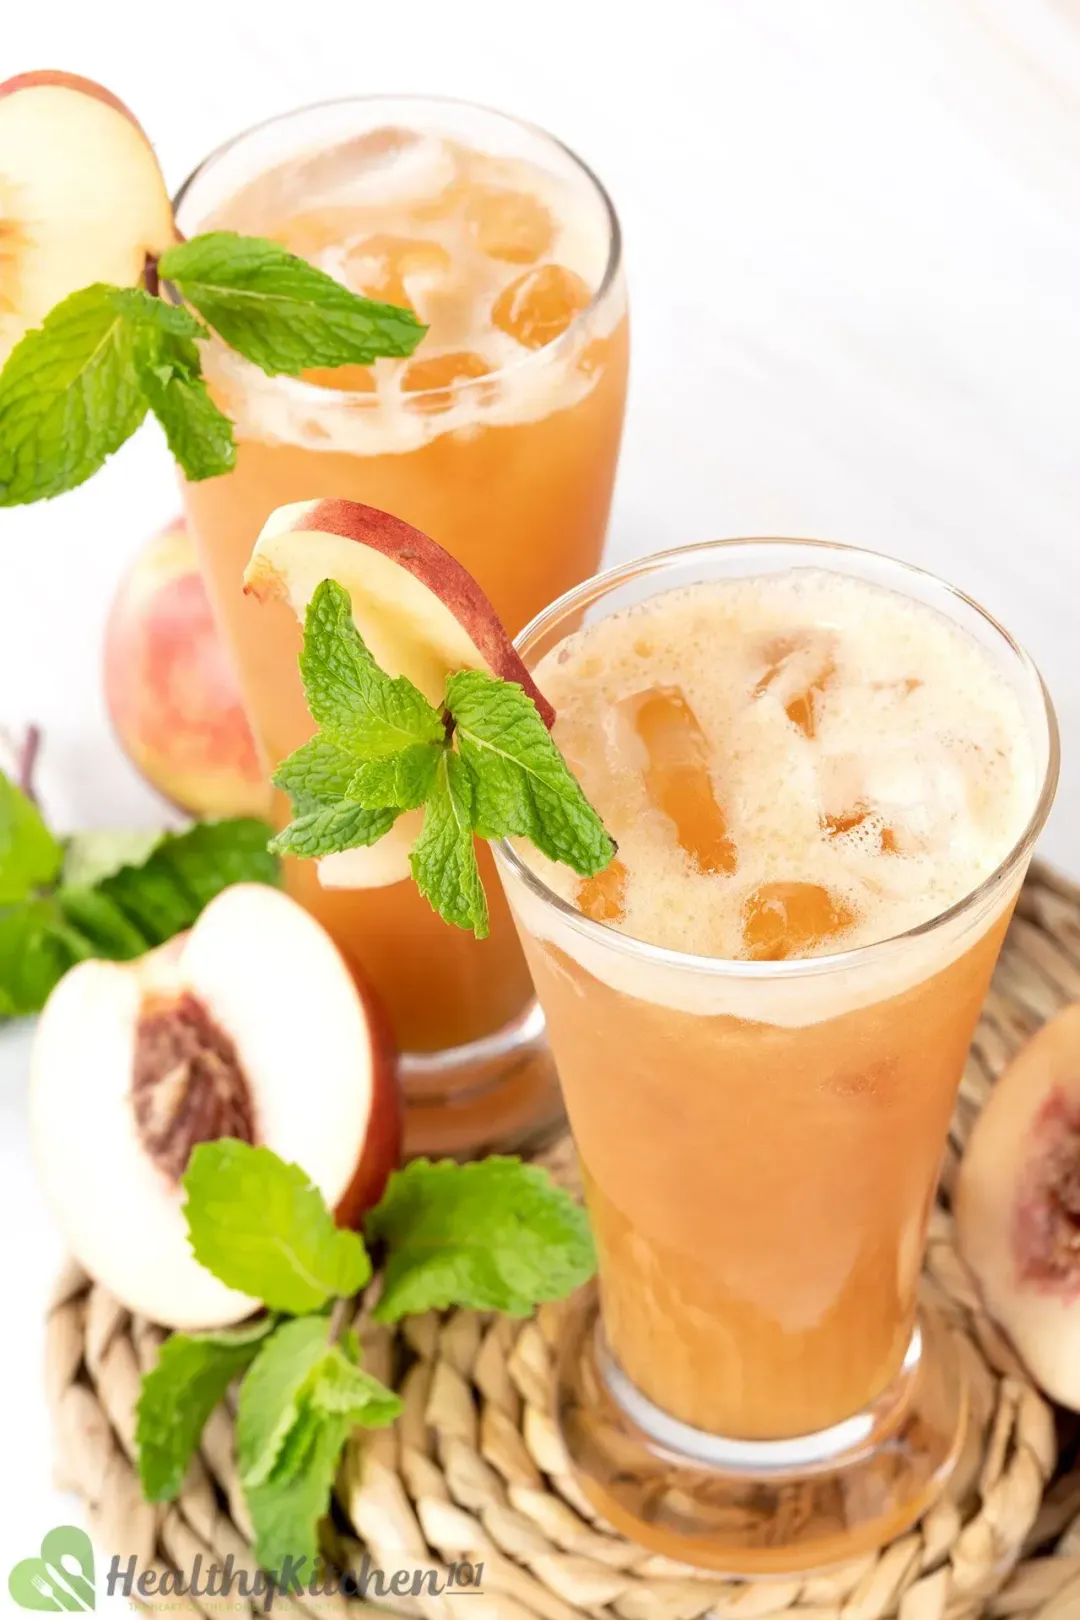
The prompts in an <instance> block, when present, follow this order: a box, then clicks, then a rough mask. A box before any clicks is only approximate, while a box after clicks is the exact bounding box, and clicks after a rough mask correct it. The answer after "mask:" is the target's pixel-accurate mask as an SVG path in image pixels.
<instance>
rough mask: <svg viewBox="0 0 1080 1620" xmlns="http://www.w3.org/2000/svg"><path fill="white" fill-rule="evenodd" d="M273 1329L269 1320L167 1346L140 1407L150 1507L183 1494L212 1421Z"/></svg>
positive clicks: (175, 1337)
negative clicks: (200, 1441) (221, 1402)
mask: <svg viewBox="0 0 1080 1620" xmlns="http://www.w3.org/2000/svg"><path fill="white" fill-rule="evenodd" d="M273 1326H274V1321H273V1318H272V1317H268V1318H264V1319H262V1320H260V1321H258V1322H255V1323H252V1324H251V1325H250V1326H247V1327H241V1328H237V1329H235V1330H234V1331H233V1332H231V1333H230V1332H224V1331H223V1332H220V1333H196V1334H185V1333H174V1334H172V1335H171V1337H170V1338H168V1339H166V1340H165V1343H164V1344H163V1345H162V1347H161V1354H160V1356H159V1357H158V1363H157V1366H156V1367H154V1368H153V1370H152V1371H151V1372H149V1373H147V1374H146V1376H145V1377H144V1378H143V1381H142V1391H141V1393H140V1395H139V1400H138V1405H137V1407H136V1426H135V1441H136V1445H137V1447H138V1452H139V1479H140V1481H141V1483H142V1489H143V1495H144V1496H145V1497H146V1499H147V1501H148V1502H167V1501H171V1500H172V1499H173V1497H175V1496H177V1495H178V1494H179V1491H180V1487H181V1485H182V1484H183V1483H184V1476H185V1475H186V1473H187V1471H188V1467H189V1465H190V1463H191V1459H192V1457H193V1456H194V1455H195V1450H196V1448H197V1446H198V1444H199V1440H200V1437H201V1435H202V1432H203V1429H204V1427H205V1426H206V1420H207V1418H208V1417H209V1416H210V1414H211V1412H212V1411H213V1410H214V1407H215V1406H216V1405H217V1404H218V1402H219V1401H220V1400H221V1398H222V1397H223V1395H224V1394H225V1391H226V1390H227V1389H228V1387H229V1385H230V1384H231V1383H232V1380H233V1379H234V1378H236V1377H237V1376H238V1375H239V1374H240V1373H242V1372H243V1371H244V1369H245V1367H247V1366H248V1364H249V1363H250V1362H251V1361H252V1359H253V1358H254V1357H255V1355H256V1354H257V1353H258V1350H259V1348H260V1345H261V1343H262V1341H263V1339H264V1338H265V1337H266V1335H267V1334H268V1333H270V1332H271V1331H272V1329H273Z"/></svg>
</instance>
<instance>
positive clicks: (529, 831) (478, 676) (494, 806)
mask: <svg viewBox="0 0 1080 1620" xmlns="http://www.w3.org/2000/svg"><path fill="white" fill-rule="evenodd" d="M446 706H447V708H448V709H449V711H450V713H451V714H452V716H453V718H454V727H455V731H454V735H455V737H456V739H457V745H458V748H459V749H460V750H461V757H462V759H463V760H464V761H465V763H466V764H467V765H468V767H469V770H470V773H471V775H472V778H473V784H474V791H475V797H474V812H473V813H474V826H475V829H476V831H477V833H478V834H479V836H480V837H481V838H505V837H507V836H509V835H510V834H514V833H516V834H518V835H519V836H521V837H524V838H528V839H530V840H531V841H532V843H534V844H535V845H536V847H537V849H539V850H542V851H543V853H544V854H545V855H547V856H549V857H550V859H551V860H553V861H563V862H565V864H566V865H567V866H570V867H572V868H573V870H574V871H575V872H580V873H582V874H583V875H584V876H586V877H591V876H592V875H593V874H594V873H596V872H602V871H603V869H604V867H606V866H607V865H608V864H609V863H610V862H611V860H612V857H613V856H614V854H615V845H614V844H613V843H612V841H611V839H610V838H609V837H608V835H607V833H606V832H605V831H604V826H603V823H602V822H601V820H600V817H599V816H598V815H597V814H596V811H595V810H594V809H593V807H592V805H591V804H590V803H589V801H588V799H586V797H585V795H584V793H583V792H582V791H581V788H580V786H579V785H578V782H577V780H576V779H575V777H574V776H573V775H572V774H571V772H570V770H569V768H568V766H567V764H566V761H565V760H564V759H563V757H562V755H561V754H560V752H559V750H558V748H557V747H556V746H555V743H554V741H553V739H552V736H551V733H550V732H549V731H548V729H547V727H546V726H545V725H544V722H543V721H542V720H541V718H540V716H539V714H538V713H537V710H536V705H535V704H534V703H533V701H532V699H531V698H529V697H527V696H526V695H525V693H524V692H523V691H522V689H521V687H520V686H515V685H514V684H513V683H512V682H510V681H501V680H497V679H496V678H495V677H493V676H491V675H486V674H484V673H483V672H482V671H481V670H473V669H466V670H462V671H460V673H459V674H457V675H452V676H451V677H450V679H449V680H448V681H447V683H446Z"/></svg>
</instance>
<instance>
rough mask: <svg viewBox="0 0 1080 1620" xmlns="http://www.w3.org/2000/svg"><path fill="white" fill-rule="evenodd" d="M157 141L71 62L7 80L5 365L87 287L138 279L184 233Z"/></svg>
mask: <svg viewBox="0 0 1080 1620" xmlns="http://www.w3.org/2000/svg"><path fill="white" fill-rule="evenodd" d="M175 238H176V232H175V228H174V226H173V216H172V204H171V203H170V201H169V193H168V191H167V189H166V186H165V181H164V179H163V177H162V173H161V170H160V169H159V168H158V162H157V158H156V157H155V156H154V151H153V147H152V146H151V145H150V142H149V141H148V140H147V138H146V136H145V134H144V133H143V131H142V129H141V128H140V127H139V124H138V123H137V122H136V120H135V118H134V117H133V116H132V114H131V113H130V112H129V111H128V109H127V108H126V107H125V106H124V104H123V102H122V101H118V100H117V98H116V97H115V96H114V95H113V94H112V93H111V92H110V91H108V90H106V89H104V88H103V87H102V86H101V85H100V84H95V83H94V81H93V80H92V79H83V78H80V77H79V76H78V75H77V74H74V73H58V72H38V73H20V74H19V75H17V77H15V78H13V79H8V80H7V81H6V82H5V83H3V84H0V364H3V362H4V361H5V360H6V359H7V356H8V354H9V353H10V352H11V350H12V349H13V348H14V346H15V344H16V343H17V342H18V340H19V338H20V337H21V336H22V335H23V333H24V332H25V331H26V330H27V329H28V328H29V327H32V326H40V324H41V322H42V321H43V320H44V318H45V316H46V315H47V314H48V313H49V310H50V309H52V307H53V305H54V304H58V303H59V302H60V301H61V299H63V298H66V297H67V296H68V294H69V293H72V292H75V291H76V289H77V288H79V287H86V286H89V285H90V283H91V282H94V281H109V282H113V283H115V284H116V285H118V286H121V287H133V286H135V285H136V284H137V282H138V281H139V279H140V278H141V276H142V273H143V267H144V265H145V262H146V255H147V254H148V253H150V254H161V253H164V251H165V249H166V248H167V247H169V246H170V244H171V243H172V242H173V241H175Z"/></svg>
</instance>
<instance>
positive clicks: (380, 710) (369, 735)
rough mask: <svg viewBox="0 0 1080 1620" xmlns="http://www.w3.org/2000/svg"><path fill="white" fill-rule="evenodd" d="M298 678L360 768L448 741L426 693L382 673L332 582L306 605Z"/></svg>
mask: <svg viewBox="0 0 1080 1620" xmlns="http://www.w3.org/2000/svg"><path fill="white" fill-rule="evenodd" d="M300 673H301V675H302V677H303V681H304V693H305V695H306V697H307V705H308V709H309V710H310V711H311V715H312V718H313V719H314V720H315V721H317V723H318V724H319V725H320V726H321V727H322V729H323V731H324V732H325V733H326V735H327V736H328V737H329V738H330V740H331V741H332V742H335V743H337V744H339V745H340V746H341V747H343V748H347V749H349V750H350V751H351V752H352V753H353V754H354V755H355V756H356V760H357V763H358V764H359V762H360V761H361V760H365V759H384V758H386V757H387V755H390V754H397V753H400V752H401V750H402V749H404V748H409V747H411V746H412V745H413V744H416V743H426V742H441V741H442V739H443V737H444V734H445V733H444V728H443V723H442V719H441V717H440V715H439V713H438V711H437V710H436V709H434V708H432V706H431V704H430V703H429V702H428V700H427V698H426V697H425V696H424V694H423V693H422V692H420V691H418V690H417V688H416V687H415V686H414V685H413V683H412V682H411V681H410V680H409V679H408V678H407V677H406V676H404V675H399V676H397V677H396V678H395V677H393V676H390V675H387V674H386V672H385V670H382V669H380V668H379V666H378V664H377V663H376V662H375V660H374V658H372V656H371V654H370V653H369V652H368V650H367V647H366V646H365V645H364V641H363V638H362V637H361V635H360V632H359V630H357V628H356V625H355V624H354V623H353V617H352V603H351V601H350V598H349V593H348V592H347V591H345V590H343V589H342V587H341V586H340V585H338V584H336V583H335V582H334V581H333V580H332V579H324V580H323V581H322V583H321V584H320V585H317V586H316V588H315V592H314V594H313V595H312V598H311V601H310V602H309V603H308V608H307V614H306V616H305V620H304V650H303V652H302V653H301V655H300Z"/></svg>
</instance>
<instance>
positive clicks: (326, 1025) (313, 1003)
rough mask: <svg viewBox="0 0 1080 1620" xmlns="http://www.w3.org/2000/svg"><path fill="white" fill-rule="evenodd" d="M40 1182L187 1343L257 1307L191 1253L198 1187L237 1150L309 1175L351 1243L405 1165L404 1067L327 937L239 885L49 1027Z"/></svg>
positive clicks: (85, 973)
mask: <svg viewBox="0 0 1080 1620" xmlns="http://www.w3.org/2000/svg"><path fill="white" fill-rule="evenodd" d="M30 1118H31V1139H32V1143H33V1151H34V1158H35V1162H36V1165H37V1170H38V1174H39V1176H40V1178H41V1181H42V1183H43V1185H44V1188H45V1192H46V1195H47V1197H48V1199H49V1202H50V1204H51V1206H52V1208H53V1211H54V1214H55V1215H56V1217H57V1220H58V1221H59V1224H60V1225H61V1227H62V1229H63V1231H64V1235H65V1238H66V1240H67V1242H68V1244H69V1245H70V1248H71V1251H72V1253H73V1254H74V1255H75V1256H76V1258H77V1259H78V1260H79V1261H80V1263H81V1264H82V1265H83V1266H84V1267H85V1268H86V1270H87V1271H88V1272H90V1274H91V1275H92V1276H94V1277H96V1278H97V1279H98V1280H99V1281H100V1282H102V1283H104V1284H105V1286H106V1287H107V1288H108V1289H110V1290H111V1292H112V1293H114V1294H115V1295H116V1297H117V1298H118V1299H119V1300H121V1301H122V1302H123V1304H125V1305H126V1306H128V1308H129V1309H131V1310H133V1311H139V1312H142V1313H143V1314H144V1315H145V1316H148V1317H149V1318H151V1319H152V1320H153V1321H156V1322H164V1323H166V1324H168V1325H169V1326H170V1327H183V1328H208V1327H219V1326H223V1325H224V1324H227V1323H229V1322H236V1321H239V1320H240V1319H241V1318H242V1317H244V1316H246V1315H248V1314H249V1313H250V1312H251V1311H253V1310H254V1309H255V1308H256V1306H257V1303H258V1302H257V1301H255V1300H252V1299H249V1298H248V1297H247V1296H246V1295H244V1294H240V1293H237V1292H236V1291H235V1290H233V1289H230V1288H227V1287H226V1286H225V1284H224V1283H222V1282H219V1281H218V1279H217V1278H216V1277H214V1276H212V1275H211V1273H210V1272H209V1271H206V1270H204V1268H203V1267H202V1266H200V1265H199V1263H198V1262H197V1261H196V1260H195V1258H194V1256H193V1255H192V1253H191V1250H190V1248H189V1247H188V1242H187V1234H186V1228H185V1222H184V1217H183V1211H182V1202H183V1189H182V1186H181V1178H182V1176H183V1174H184V1171H185V1169H186V1168H187V1163H188V1159H189V1157H190V1155H191V1150H192V1148H193V1147H194V1146H195V1145H196V1143H198V1142H203V1141H213V1140H216V1139H217V1138H219V1137H222V1136H233V1137H239V1138H240V1139H241V1140H244V1141H248V1142H255V1143H265V1144H266V1145H267V1146H269V1147H271V1148H273V1149H274V1151H275V1152H276V1153H278V1154H280V1156H281V1157H282V1158H283V1159H286V1160H289V1161H290V1162H293V1163H296V1164H299V1165H300V1166H301V1168H302V1169H304V1170H305V1171H306V1172H307V1173H308V1175H309V1176H310V1177H311V1179H312V1181H313V1182H314V1183H315V1185H316V1186H317V1187H319V1189H320V1190H321V1191H322V1193H323V1196H324V1197H325V1199H326V1202H327V1204H328V1205H329V1206H330V1208H331V1209H332V1210H334V1211H335V1213H336V1217H337V1220H338V1222H339V1224H341V1225H354V1224H357V1223H358V1222H359V1218H360V1216H361V1215H362V1214H363V1212H364V1211H365V1210H367V1209H369V1208H370V1207H371V1206H372V1205H373V1204H375V1203H377V1202H378V1200H379V1198H380V1197H381V1196H382V1191H383V1188H384V1186H385V1184H386V1180H387V1177H388V1176H389V1174H390V1172H391V1170H392V1169H394V1167H395V1166H396V1164H397V1162H398V1158H399V1156H400V1151H401V1103H400V1095H399V1091H398V1087H397V1082H396V1077H395V1072H394V1057H393V1048H392V1044H391V1042H390V1039H389V1035H388V1034H387V1032H386V1030H385V1029H384V1026H383V1022H382V1017H381V1013H380V1011H379V1010H378V1009H377V1008H376V1007H375V1006H374V1005H373V1004H371V1003H369V1002H368V1001H367V1000H366V998H365V997H363V996H362V994H361V992H360V991H359V990H358V989H357V986H356V984H355V983H354V981H353V979H352V977H351V975H350V974H349V971H348V969H347V968H346V966H345V963H344V962H343V960H342V958H341V956H340V955H339V954H338V951H337V949H336V947H335V946H334V944H333V942H332V941H331V939H330V937H329V935H328V934H327V933H326V932H325V930H324V929H323V928H322V927H321V925H320V924H319V923H317V922H316V921H315V919H314V918H313V917H311V916H309V915H308V913H307V912H305V911H304V910H303V909H302V908H301V907H300V906H298V905H297V904H296V902H295V901H293V900H290V899H288V898H287V896H285V895H284V894H282V893H280V892H279V891H278V890H276V889H271V888H265V887H262V886H260V885H257V884H238V885H236V886H235V887H233V888H231V889H226V890H224V891H223V892H222V893H221V894H220V895H218V896H217V898H216V899H214V900H212V901H211V902H210V904H209V905H208V906H207V907H206V910H205V911H204V912H203V913H202V915H201V916H200V917H199V919H198V921H197V922H196V923H195V925H194V927H193V928H192V929H191V931H190V932H189V933H188V934H186V935H180V936H178V937H177V938H176V939H174V940H171V941H170V942H169V944H167V945H164V946H162V947H161V949H160V950H157V951H152V952H150V953H149V955H147V956H144V957H142V958H141V959H140V960H139V961H136V962H125V963H118V962H83V963H80V964H79V966H77V967H75V968H73V969H72V971H71V972H70V973H68V974H67V975H66V977H65V978H63V979H61V981H60V983H59V984H58V985H57V987H56V989H55V990H54V991H53V993H52V995H51V996H50V998H49V1001H48V1004H47V1006H46V1007H45V1010H44V1012H43V1013H42V1015H41V1020H40V1022H39V1025H38V1028H37V1032H36V1035H35V1040H34V1048H33V1056H32V1063H31V1087H30Z"/></svg>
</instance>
